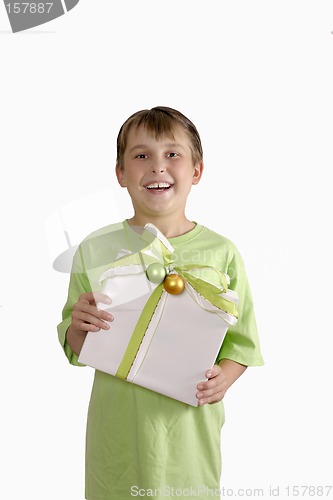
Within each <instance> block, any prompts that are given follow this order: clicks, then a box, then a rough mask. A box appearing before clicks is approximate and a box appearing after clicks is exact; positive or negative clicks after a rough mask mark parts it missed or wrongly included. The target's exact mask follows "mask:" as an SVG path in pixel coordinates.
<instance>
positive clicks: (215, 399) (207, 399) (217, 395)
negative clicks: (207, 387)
mask: <svg viewBox="0 0 333 500" xmlns="http://www.w3.org/2000/svg"><path fill="white" fill-rule="evenodd" d="M224 395H225V393H224V392H223V391H220V392H217V393H215V394H214V395H213V396H208V397H205V398H202V399H199V402H198V404H199V405H200V406H202V405H205V404H210V403H211V404H212V403H219V402H220V401H222V399H223V398H224Z"/></svg>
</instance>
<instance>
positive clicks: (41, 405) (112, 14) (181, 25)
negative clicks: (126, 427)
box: [0, 0, 333, 500]
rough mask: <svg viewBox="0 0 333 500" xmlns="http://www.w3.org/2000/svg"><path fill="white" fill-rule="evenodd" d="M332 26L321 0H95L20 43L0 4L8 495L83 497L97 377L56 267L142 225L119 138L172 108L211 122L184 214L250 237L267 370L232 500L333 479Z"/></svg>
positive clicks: (230, 452) (229, 415)
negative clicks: (125, 177)
mask: <svg viewBox="0 0 333 500" xmlns="http://www.w3.org/2000/svg"><path fill="white" fill-rule="evenodd" d="M332 30H333V5H332V3H331V2H329V1H318V0H317V1H314V0H313V1H305V0H299V1H296V0H280V1H279V2H277V1H275V2H273V1H267V0H262V1H259V0H253V1H251V2H249V1H247V0H242V1H240V0H239V1H237V0H235V1H233V2H226V1H217V0H210V1H209V2H203V1H200V2H199V1H197V0H182V1H181V2H179V1H175V0H169V2H167V3H166V2H164V3H162V2H156V0H149V1H148V0H141V1H140V2H137V1H135V0H123V1H121V2H120V1H119V2H109V1H107V0H104V1H102V0H94V1H89V0H81V1H80V3H79V4H78V5H77V7H75V9H73V10H72V11H71V12H69V13H68V14H66V15H65V16H62V17H60V18H58V19H56V20H54V21H53V22H50V23H48V24H45V25H43V26H40V27H38V28H35V29H33V30H29V31H26V32H21V33H16V34H12V33H11V31H10V26H9V22H8V19H7V17H6V11H5V7H4V5H0V44H1V49H0V50H1V80H0V90H1V92H0V103H1V105H0V109H1V111H0V127H1V129H0V132H1V135H0V141H1V148H0V164H1V225H2V227H3V232H2V244H1V262H0V266H1V267H0V272H1V280H0V282H1V297H0V311H1V339H2V340H1V343H2V347H1V352H2V361H1V386H2V390H1V395H2V397H1V400H2V414H1V436H0V438H1V455H3V460H2V464H4V465H3V467H4V469H3V478H2V489H3V491H4V490H5V489H6V491H7V493H6V500H12V499H13V500H14V499H15V500H17V499H21V498H34V500H44V499H47V500H56V499H57V500H58V499H60V498H61V499H65V500H66V499H68V500H82V499H83V497H84V495H83V484H84V444H85V443H84V439H85V424H86V412H87V406H88V402H89V396H90V390H91V383H92V377H93V370H91V369H89V368H82V369H81V368H74V367H72V366H70V365H69V364H68V363H67V361H66V358H65V357H64V355H63V353H62V351H61V348H60V345H59V344H58V340H57V333H56V325H57V324H58V323H59V321H60V317H61V309H62V307H63V304H64V302H65V299H66V294H67V285H68V275H67V274H63V273H57V272H55V271H54V270H53V269H52V262H53V260H54V258H55V257H56V256H57V255H59V253H61V252H63V251H65V250H66V247H67V242H66V239H65V236H64V232H63V230H64V228H66V229H67V231H68V233H69V237H70V240H71V244H72V245H74V244H76V243H78V242H79V240H80V239H81V238H82V237H83V236H85V235H86V234H87V233H89V232H90V231H91V230H93V229H95V228H98V227H100V226H102V225H105V224H108V223H110V222H115V221H118V220H122V219H124V218H125V217H129V216H131V213H132V212H131V205H130V203H129V201H128V199H127V195H126V192H125V191H123V190H121V189H120V188H119V187H117V185H116V180H115V175H114V163H115V154H116V150H115V141H116V135H117V133H118V130H119V127H120V125H121V124H122V123H123V121H124V120H125V119H126V118H127V117H128V116H129V115H130V114H132V113H133V112H135V111H138V110H139V109H143V108H146V107H153V106H156V105H166V106H171V107H174V108H177V109H179V110H180V111H182V112H183V113H184V114H185V115H187V116H188V117H189V118H190V119H191V120H192V121H193V122H194V123H195V124H196V125H197V127H198V129H199V132H200V134H201V137H202V141H203V146H204V154H205V172H204V177H203V179H202V181H201V183H200V184H199V185H198V186H196V187H194V188H193V192H192V193H191V195H190V198H189V202H188V211H187V215H188V217H189V218H191V219H192V220H197V221H199V222H201V223H202V224H205V225H207V226H209V227H210V228H212V229H214V230H215V231H217V232H220V233H222V234H224V235H225V236H227V237H229V238H230V239H231V240H233V241H234V243H235V244H236V245H237V246H238V248H239V250H240V252H241V254H242V255H243V257H244V260H245V263H246V266H247V271H248V275H249V278H250V282H251V285H252V291H253V295H254V300H255V305H256V315H257V322H258V326H259V329H260V336H261V344H262V351H263V355H264V358H265V362H266V364H265V366H264V367H262V368H251V369H248V371H247V372H246V374H245V375H244V376H243V377H242V378H241V379H240V380H239V381H237V383H236V384H235V385H234V386H233V387H232V388H231V389H230V391H229V392H228V394H227V395H226V397H225V407H226V424H225V427H224V428H223V431H222V440H223V444H222V453H223V471H222V486H224V487H225V488H226V489H227V488H228V492H226V493H225V495H226V496H236V495H237V494H238V496H240V495H241V492H237V490H238V488H244V489H246V490H247V492H244V495H243V496H260V492H259V493H256V492H255V489H262V490H263V492H264V494H265V498H266V497H268V496H279V497H280V498H283V499H284V498H289V496H295V494H296V493H295V491H296V490H294V495H292V487H293V486H297V485H305V486H315V487H317V486H325V485H332V484H333V478H332V445H333V442H332V421H333V413H332V404H331V403H332V396H330V394H332V372H331V365H332V335H333V331H332V325H331V324H330V318H329V312H330V310H331V300H332V280H333V273H332V262H331V259H332V251H333V248H332V242H331V240H332V238H331V232H332V223H331V217H332V201H331V199H332V195H331V183H330V182H329V179H328V174H329V171H330V170H331V169H332V157H333V153H332V137H333V135H332V132H333V130H332V116H333V114H332V111H333V102H332V88H333V68H332V66H333V61H332V55H333V35H332ZM61 217H62V220H63V223H64V226H61V223H60V222H61ZM287 487H290V488H291V490H290V491H289V496H288V490H287ZM272 488H275V489H274V490H273V489H272ZM277 488H279V490H278V489H277ZM300 491H301V490H300ZM311 491H314V490H311ZM318 492H319V490H316V491H315V493H316V494H317V496H320V492H319V493H318ZM308 493H311V492H310V490H308ZM327 493H328V490H324V495H323V496H324V497H325V496H326V494H327ZM328 496H329V497H331V498H332V497H333V492H332V491H331V492H330V493H329V495H328ZM312 498H313V495H312Z"/></svg>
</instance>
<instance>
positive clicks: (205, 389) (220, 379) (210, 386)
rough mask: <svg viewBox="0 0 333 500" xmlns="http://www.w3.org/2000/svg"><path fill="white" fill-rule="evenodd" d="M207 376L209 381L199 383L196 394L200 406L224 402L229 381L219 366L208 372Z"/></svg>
mask: <svg viewBox="0 0 333 500" xmlns="http://www.w3.org/2000/svg"><path fill="white" fill-rule="evenodd" d="M205 376H206V377H207V378H208V379H209V380H207V381H205V382H199V384H198V385H197V389H198V392H197V394H196V396H197V398H198V399H199V405H200V406H201V405H204V404H207V403H218V402H219V401H222V399H223V398H224V395H225V393H226V392H227V389H228V384H227V379H226V376H225V375H224V373H223V371H222V369H221V367H220V366H219V365H214V366H213V368H210V369H209V370H207V371H206V373H205Z"/></svg>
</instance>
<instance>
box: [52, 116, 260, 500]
mask: <svg viewBox="0 0 333 500" xmlns="http://www.w3.org/2000/svg"><path fill="white" fill-rule="evenodd" d="M202 172H203V155H202V147H201V141H200V137H199V134H198V132H197V130H196V128H195V126H194V125H193V123H192V122H191V121H190V120H188V118H186V117H185V116H184V115H183V114H181V113H180V112H178V111H176V110H174V109H171V108H166V107H156V108H153V109H151V110H143V111H139V112H137V113H135V114H134V115H132V116H131V117H129V118H128V120H126V122H125V123H124V124H123V126H122V127H121V129H120V132H119V135H118V139H117V165H116V175H117V179H118V182H119V184H120V185H121V186H122V187H124V188H127V190H128V193H129V195H130V196H131V199H132V203H133V208H134V215H133V217H132V218H131V219H129V220H125V221H124V222H123V223H121V224H113V225H111V226H107V227H106V228H102V229H101V230H98V231H96V232H94V233H93V234H91V235H90V236H89V237H88V238H86V239H85V240H84V241H83V242H82V243H81V245H80V248H79V251H78V252H77V254H76V256H75V258H74V262H73V268H72V274H71V280H70V286H69V294H68V300H67V303H66V305H65V307H64V310H63V321H62V323H60V325H59V326H58V331H59V340H60V342H61V344H62V346H63V348H64V350H65V353H66V355H67V357H68V359H69V361H70V362H71V363H72V364H74V365H78V364H79V363H78V355H79V353H80V350H81V347H82V345H83V342H84V339H85V336H86V334H87V332H88V331H92V332H98V331H99V330H100V329H101V328H103V329H106V330H107V329H109V328H112V321H117V317H115V318H112V316H111V315H110V314H109V313H107V312H106V311H100V310H98V309H97V307H96V302H97V301H102V302H105V303H107V302H108V300H109V299H108V298H107V297H106V296H105V295H103V294H102V293H100V292H94V293H93V291H94V290H97V289H98V288H99V287H98V283H97V280H98V277H99V276H100V274H101V272H102V271H103V269H106V268H107V264H108V263H110V262H112V261H114V260H116V258H117V256H118V255H119V252H121V250H123V249H124V248H125V249H126V248H129V247H130V250H131V251H133V248H135V247H136V245H137V244H138V242H137V233H136V232H135V230H134V227H135V226H144V225H145V224H146V223H148V222H150V223H153V224H154V225H155V226H157V227H158V229H159V230H160V231H162V233H164V235H165V236H166V237H167V238H168V239H169V241H170V243H171V245H172V246H173V247H174V249H175V253H174V255H175V259H176V260H175V265H184V264H189V263H197V264H205V265H207V266H212V267H215V268H217V269H219V270H221V271H223V272H225V273H227V274H228V275H229V277H230V279H231V282H230V289H231V290H235V291H236V292H237V293H238V296H239V306H238V312H239V318H238V322H237V324H236V326H234V327H229V329H228V332H227V335H226V337H225V340H224V342H223V345H222V347H221V350H220V352H219V354H218V357H217V359H216V364H215V365H214V366H213V367H207V372H206V374H205V377H206V378H207V379H208V380H207V381H201V382H200V381H198V386H197V393H196V396H197V398H198V401H199V406H198V407H192V406H189V405H186V404H184V403H181V402H179V401H176V400H174V399H171V398H168V397H165V396H162V395H160V394H158V393H156V392H153V391H150V390H147V389H145V388H142V387H140V386H137V385H135V384H130V383H128V382H124V381H122V380H119V379H117V378H115V377H113V376H110V375H108V374H105V373H103V372H100V371H98V370H96V371H95V378H94V385H93V389H92V395H91V400H90V404H89V411H88V422H87V435H86V499H87V500H111V499H112V500H113V499H115V500H127V499H130V498H132V497H133V496H141V497H142V496H143V497H149V496H150V497H155V498H165V497H168V496H174V495H175V494H177V496H181V495H184V496H190V497H191V496H192V497H194V498H212V497H213V498H220V492H219V488H220V474H221V453H220V432H221V428H222V425H223V423H224V408H223V402H222V399H223V397H224V395H225V393H226V391H227V390H228V389H229V387H230V386H231V385H232V384H233V383H234V382H235V381H236V380H237V378H238V377H239V376H240V375H241V374H242V373H243V372H244V371H245V369H246V367H247V366H248V365H262V364H263V360H262V357H261V353H260V346H259V341H258V335H257V329H256V323H255V318H254V314H253V307H252V299H251V292H250V289H249V285H248V282H247V278H246V275H245V272H244V266H243V263H242V259H241V257H240V255H239V253H238V251H237V249H236V248H235V246H234V245H233V244H232V243H231V242H230V241H229V240H227V239H226V238H224V237H223V236H220V235H218V234H216V233H214V232H213V231H210V230H209V229H207V228H205V227H203V226H201V225H200V224H197V223H195V222H192V221H191V220H189V219H187V217H186V215H185V206H186V200H187V196H188V194H189V192H190V190H191V187H192V185H196V184H198V183H199V181H200V179H201V176H202ZM95 300H96V302H95ZM110 322H111V324H110Z"/></svg>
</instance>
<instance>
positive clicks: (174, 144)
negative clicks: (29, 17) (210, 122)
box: [129, 142, 185, 153]
mask: <svg viewBox="0 0 333 500" xmlns="http://www.w3.org/2000/svg"><path fill="white" fill-rule="evenodd" d="M163 147H167V148H181V149H183V150H184V151H185V148H184V146H182V145H181V144H178V143H177V142H169V143H167V144H163ZM145 148H149V146H148V144H136V145H135V146H133V147H132V148H131V149H130V151H129V152H130V153H132V151H134V150H135V149H145Z"/></svg>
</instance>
